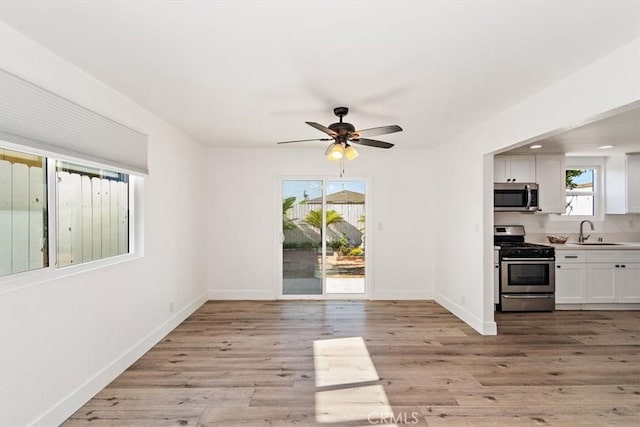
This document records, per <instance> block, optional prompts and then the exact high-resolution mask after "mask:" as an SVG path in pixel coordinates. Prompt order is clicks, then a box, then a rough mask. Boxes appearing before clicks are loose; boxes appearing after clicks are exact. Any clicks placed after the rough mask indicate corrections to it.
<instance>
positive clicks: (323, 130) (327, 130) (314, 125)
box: [305, 122, 338, 136]
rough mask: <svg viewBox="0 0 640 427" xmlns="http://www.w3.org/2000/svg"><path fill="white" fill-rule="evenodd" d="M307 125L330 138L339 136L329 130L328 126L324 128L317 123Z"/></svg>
mask: <svg viewBox="0 0 640 427" xmlns="http://www.w3.org/2000/svg"><path fill="white" fill-rule="evenodd" d="M305 123H306V124H308V125H309V126H311V127H314V128H316V129H318V130H319V131H320V132H324V133H326V134H327V135H329V136H337V135H338V134H337V133H336V132H334V131H332V130H331V129H329V128H328V127H326V126H322V125H321V124H320V123H316V122H305Z"/></svg>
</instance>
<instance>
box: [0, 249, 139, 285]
mask: <svg viewBox="0 0 640 427" xmlns="http://www.w3.org/2000/svg"><path fill="white" fill-rule="evenodd" d="M142 256H143V255H142V254H136V253H129V254H125V255H118V256H114V257H110V258H105V259H100V260H96V261H90V262H84V263H82V264H78V265H70V266H66V267H61V268H56V267H46V268H42V269H39V270H32V271H25V272H23V273H16V274H12V275H9V276H4V277H2V278H0V282H1V285H0V295H4V294H7V293H10V292H14V291H19V290H22V289H26V288H29V287H31V286H36V285H40V284H43V283H47V282H51V281H54V280H60V279H64V278H65V277H70V276H75V275H77V274H83V273H87V272H89V271H94V270H99V269H102V268H105V267H109V266H112V265H117V264H122V263H124V262H129V261H133V260H136V259H139V258H142Z"/></svg>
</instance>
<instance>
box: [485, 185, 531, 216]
mask: <svg viewBox="0 0 640 427" xmlns="http://www.w3.org/2000/svg"><path fill="white" fill-rule="evenodd" d="M538 209H539V207H538V184H536V183H532V182H524V183H522V182H518V183H515V182H511V183H495V184H494V187H493V210H494V211H496V212H536V211H538Z"/></svg>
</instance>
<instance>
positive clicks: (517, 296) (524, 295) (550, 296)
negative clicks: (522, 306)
mask: <svg viewBox="0 0 640 427" xmlns="http://www.w3.org/2000/svg"><path fill="white" fill-rule="evenodd" d="M502 298H506V299H539V298H554V295H553V294H540V295H531V294H522V295H507V294H502Z"/></svg>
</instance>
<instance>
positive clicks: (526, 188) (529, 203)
mask: <svg viewBox="0 0 640 427" xmlns="http://www.w3.org/2000/svg"><path fill="white" fill-rule="evenodd" d="M524 189H525V190H527V206H526V207H525V209H526V210H530V209H531V186H530V185H529V184H527V185H525V186H524Z"/></svg>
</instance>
